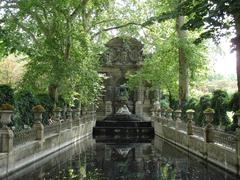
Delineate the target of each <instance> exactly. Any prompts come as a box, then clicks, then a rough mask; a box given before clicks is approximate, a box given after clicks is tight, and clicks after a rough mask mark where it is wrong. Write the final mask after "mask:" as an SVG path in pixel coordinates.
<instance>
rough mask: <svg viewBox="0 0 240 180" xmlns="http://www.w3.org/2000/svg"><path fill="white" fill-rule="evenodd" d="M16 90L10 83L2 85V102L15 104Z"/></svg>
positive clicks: (0, 89) (0, 101)
mask: <svg viewBox="0 0 240 180" xmlns="http://www.w3.org/2000/svg"><path fill="white" fill-rule="evenodd" d="M13 96H14V90H13V89H12V88H11V87H10V86H9V85H0V104H3V103H10V104H14V98H13Z"/></svg>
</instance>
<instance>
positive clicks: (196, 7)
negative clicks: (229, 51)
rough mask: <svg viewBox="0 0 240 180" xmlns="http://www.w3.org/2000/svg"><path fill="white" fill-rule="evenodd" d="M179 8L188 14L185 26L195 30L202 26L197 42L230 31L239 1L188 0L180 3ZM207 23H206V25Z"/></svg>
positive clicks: (239, 8) (217, 36)
mask: <svg viewBox="0 0 240 180" xmlns="http://www.w3.org/2000/svg"><path fill="white" fill-rule="evenodd" d="M179 8H180V9H182V12H183V13H184V14H186V15H188V17H189V19H188V22H187V23H186V24H185V28H187V29H191V30H196V29H199V28H202V27H204V29H205V30H204V32H203V33H201V35H200V38H199V39H198V40H197V42H199V41H201V40H202V39H206V38H210V37H213V38H215V40H218V39H219V37H220V36H223V35H226V34H229V33H232V29H231V27H233V26H234V25H235V23H236V22H235V21H236V19H235V18H236V17H239V15H240V2H239V1H237V0H210V1H208V0H197V1H196V0H189V1H183V3H181V4H180V7H179ZM206 24H207V25H206Z"/></svg>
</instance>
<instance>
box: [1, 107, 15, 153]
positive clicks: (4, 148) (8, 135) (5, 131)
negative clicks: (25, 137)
mask: <svg viewBox="0 0 240 180" xmlns="http://www.w3.org/2000/svg"><path fill="white" fill-rule="evenodd" d="M0 113H1V119H0V122H1V123H2V125H3V127H2V128H1V129H0V153H9V152H11V151H12V150H13V136H14V135H13V131H12V130H11V129H10V128H9V127H8V126H7V124H9V123H11V116H12V114H13V110H1V111H0Z"/></svg>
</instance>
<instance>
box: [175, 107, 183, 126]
mask: <svg viewBox="0 0 240 180" xmlns="http://www.w3.org/2000/svg"><path fill="white" fill-rule="evenodd" d="M174 113H175V118H176V126H175V128H176V130H178V129H179V124H180V123H182V120H181V116H182V111H181V110H180V109H177V110H176V111H174Z"/></svg>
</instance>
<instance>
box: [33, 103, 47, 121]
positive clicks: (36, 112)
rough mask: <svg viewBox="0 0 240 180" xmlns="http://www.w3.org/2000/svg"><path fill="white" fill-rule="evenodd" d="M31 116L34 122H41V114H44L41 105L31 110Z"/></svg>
mask: <svg viewBox="0 0 240 180" xmlns="http://www.w3.org/2000/svg"><path fill="white" fill-rule="evenodd" d="M32 111H33V114H34V120H35V121H36V122H41V121H42V119H43V118H42V114H43V113H44V112H45V109H44V107H43V106H42V105H36V106H34V107H33V108H32Z"/></svg>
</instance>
